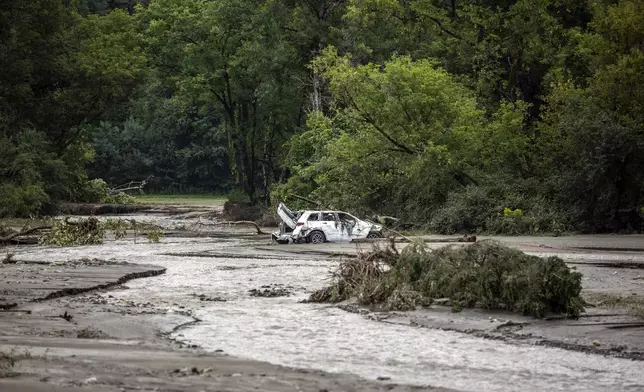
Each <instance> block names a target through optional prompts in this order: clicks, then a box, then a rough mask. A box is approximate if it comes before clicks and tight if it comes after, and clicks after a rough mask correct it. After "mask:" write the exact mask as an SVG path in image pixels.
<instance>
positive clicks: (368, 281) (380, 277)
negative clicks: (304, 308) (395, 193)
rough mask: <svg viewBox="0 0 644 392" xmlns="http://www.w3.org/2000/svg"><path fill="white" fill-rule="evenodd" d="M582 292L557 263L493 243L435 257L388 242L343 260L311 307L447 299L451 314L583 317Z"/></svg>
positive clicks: (577, 277) (411, 304)
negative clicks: (481, 311)
mask: <svg viewBox="0 0 644 392" xmlns="http://www.w3.org/2000/svg"><path fill="white" fill-rule="evenodd" d="M580 293H581V274H580V273H578V272H575V271H574V270H571V269H570V268H568V266H566V264H565V263H564V262H563V260H561V259H560V258H558V257H548V258H540V257H537V256H530V255H527V254H525V253H523V252H521V251H518V250H515V249H511V248H508V247H505V246H503V245H500V244H498V243H496V242H491V241H483V242H479V243H475V244H473V245H471V246H448V247H444V248H440V249H437V250H433V251H432V250H429V249H427V247H426V246H425V245H424V244H418V243H414V244H410V245H409V246H408V247H407V248H405V249H404V250H403V251H402V252H398V251H397V250H396V249H395V247H394V244H393V243H392V244H390V245H389V246H388V247H387V248H386V249H378V248H376V249H374V250H373V251H371V252H367V253H362V254H360V255H358V257H357V258H355V259H349V260H346V261H344V262H343V263H342V264H341V265H340V267H339V268H338V270H337V271H336V272H335V273H334V276H333V282H332V284H331V285H330V286H329V287H326V288H324V289H322V290H319V291H317V292H315V293H313V294H312V295H311V298H310V301H312V302H340V301H344V300H347V299H350V298H356V299H357V301H358V303H360V304H362V305H378V306H381V307H384V308H385V309H389V310H410V309H414V308H416V307H417V306H428V305H430V304H431V303H432V301H433V300H434V299H438V298H449V299H450V300H451V302H452V304H453V308H454V310H455V311H457V310H460V309H462V308H464V307H482V308H485V309H505V310H510V311H514V312H520V313H523V314H526V315H532V316H534V317H545V316H546V314H548V313H550V312H551V313H563V314H565V315H567V316H568V317H572V318H576V317H578V316H579V314H580V313H581V312H583V311H584V308H583V303H584V302H583V300H582V298H581V297H580Z"/></svg>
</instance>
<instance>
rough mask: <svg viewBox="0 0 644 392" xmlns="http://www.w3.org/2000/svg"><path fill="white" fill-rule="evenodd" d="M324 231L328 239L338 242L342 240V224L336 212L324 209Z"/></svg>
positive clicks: (322, 226)
mask: <svg viewBox="0 0 644 392" xmlns="http://www.w3.org/2000/svg"><path fill="white" fill-rule="evenodd" d="M321 218H322V225H321V228H322V231H323V232H324V236H325V237H326V240H327V241H331V242H337V241H340V240H341V232H340V225H339V224H338V220H337V218H336V215H335V212H332V211H324V212H322V216H321Z"/></svg>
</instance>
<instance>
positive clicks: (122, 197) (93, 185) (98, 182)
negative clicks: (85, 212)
mask: <svg viewBox="0 0 644 392" xmlns="http://www.w3.org/2000/svg"><path fill="white" fill-rule="evenodd" d="M83 188H84V189H83V201H84V202H87V203H105V204H135V203H136V202H137V201H136V199H135V198H134V197H133V196H130V195H128V194H127V193H125V192H119V193H116V194H110V192H109V187H108V185H107V183H106V182H105V181H104V180H103V179H101V178H96V179H93V180H90V181H86V182H85V186H84V187H83Z"/></svg>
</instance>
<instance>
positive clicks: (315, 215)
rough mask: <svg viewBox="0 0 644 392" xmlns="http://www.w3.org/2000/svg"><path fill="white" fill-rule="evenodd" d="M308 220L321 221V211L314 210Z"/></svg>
mask: <svg viewBox="0 0 644 392" xmlns="http://www.w3.org/2000/svg"><path fill="white" fill-rule="evenodd" d="M307 220H308V221H309V222H311V221H319V220H320V213H319V212H312V213H311V215H309V218H308V219H307Z"/></svg>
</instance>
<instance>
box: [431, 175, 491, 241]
mask: <svg viewBox="0 0 644 392" xmlns="http://www.w3.org/2000/svg"><path fill="white" fill-rule="evenodd" d="M497 203H498V201H495V200H494V197H493V196H492V195H490V192H489V190H488V189H485V188H483V187H480V186H469V187H467V188H465V190H464V191H462V192H452V193H450V194H449V196H448V197H447V202H446V203H445V204H444V205H443V206H442V208H440V209H439V210H438V211H437V212H436V213H435V214H434V216H433V217H432V220H431V222H430V228H431V229H432V230H433V231H436V232H438V233H441V234H454V233H475V232H480V231H483V230H484V229H485V227H486V221H487V219H488V218H490V217H491V216H493V214H494V212H495V209H496V204H497Z"/></svg>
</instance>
